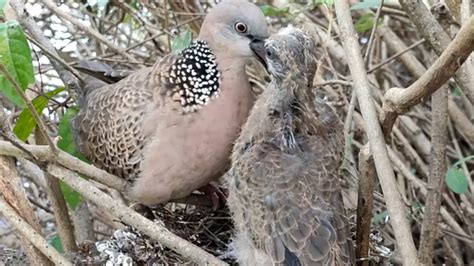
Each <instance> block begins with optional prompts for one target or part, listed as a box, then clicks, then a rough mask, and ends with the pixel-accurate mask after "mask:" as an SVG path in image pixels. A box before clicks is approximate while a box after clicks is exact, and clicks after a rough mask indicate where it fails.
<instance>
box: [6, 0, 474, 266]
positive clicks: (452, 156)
mask: <svg viewBox="0 0 474 266" xmlns="http://www.w3.org/2000/svg"><path fill="white" fill-rule="evenodd" d="M214 4H215V3H214V2H213V1H210V0H209V1H204V0H202V1H192V0H186V1H185V0H183V1H166V0H157V1H117V0H110V1H107V0H105V1H104V0H97V1H87V0H82V1H52V0H44V1H34V0H28V1H26V3H24V2H23V1H19V0H12V1H5V0H4V1H0V9H1V10H2V18H3V22H2V23H0V107H1V108H0V133H1V135H0V138H1V139H3V140H0V193H1V195H2V197H1V199H0V212H1V213H2V214H3V217H0V257H2V260H3V262H6V263H11V264H13V265H17V264H18V263H20V262H23V261H24V260H26V258H28V259H29V260H30V261H31V262H32V264H34V265H36V264H39V263H45V264H46V263H48V261H49V260H51V261H53V262H55V263H64V264H67V263H68V261H74V262H75V263H83V264H85V263H98V262H105V261H106V260H112V259H116V260H117V261H116V262H118V261H120V262H124V263H125V262H126V261H127V259H128V258H131V259H133V260H135V261H136V262H141V263H144V262H145V261H148V262H149V261H154V262H163V263H171V262H185V261H195V262H201V263H203V262H213V263H221V262H222V261H220V259H223V260H225V261H228V262H230V261H232V258H229V257H226V256H225V251H226V249H227V244H228V243H229V238H230V236H231V234H232V224H231V221H230V220H229V217H228V213H227V210H225V209H223V210H218V211H216V212H212V211H211V209H210V208H209V207H208V206H206V204H207V203H206V202H205V200H203V199H202V198H198V199H197V200H198V202H197V204H196V203H193V204H181V203H170V204H168V205H167V206H166V207H163V208H161V209H158V210H157V211H154V212H152V213H150V214H149V215H148V217H147V218H149V219H145V218H143V217H141V216H137V214H136V213H134V212H133V211H131V210H130V209H128V208H126V204H127V202H126V201H125V200H124V198H123V197H122V196H121V195H120V193H118V192H117V191H121V190H123V188H124V187H125V186H126V183H125V181H123V180H120V179H118V178H116V177H115V176H112V175H110V174H108V173H106V172H104V171H102V170H100V169H97V168H95V167H93V166H91V165H89V164H88V162H87V160H85V158H83V157H81V156H80V155H79V154H78V152H77V151H76V150H75V147H74V143H73V141H72V135H71V131H70V128H69V121H70V119H71V117H72V116H73V115H74V114H75V113H76V112H77V97H79V96H78V95H80V94H79V93H78V91H79V89H80V86H81V81H82V79H85V78H87V76H85V75H84V74H83V73H79V71H78V70H77V69H76V68H75V67H76V66H78V63H79V61H80V60H84V59H87V60H98V61H100V62H104V63H107V64H109V65H110V66H112V67H113V68H114V69H116V70H126V71H133V70H136V69H140V68H143V67H146V66H151V65H153V64H154V62H155V61H156V60H158V59H159V58H160V57H162V56H163V55H165V54H167V53H169V52H171V51H176V50H179V49H182V48H183V47H186V46H187V45H188V44H189V43H190V42H191V41H192V39H193V38H194V37H195V36H197V33H198V32H199V27H200V25H201V23H202V20H203V17H204V15H205V14H206V13H207V11H208V9H209V8H210V7H212V6H213V5H214ZM259 4H260V6H261V9H262V11H263V12H264V14H265V15H266V16H267V19H268V22H269V24H270V25H271V29H272V31H273V32H275V31H277V30H278V29H279V28H281V27H284V26H286V25H288V24H290V23H291V24H293V25H297V26H304V27H306V28H309V29H311V30H313V31H314V32H316V33H317V34H318V35H319V37H320V39H321V42H322V48H321V49H322V50H321V54H322V58H321V63H320V66H319V69H318V72H317V75H316V80H315V84H316V85H315V89H317V90H318V91H319V92H321V93H323V94H325V95H326V97H327V99H328V101H329V102H330V103H331V105H332V106H333V107H334V108H335V109H336V110H337V112H338V114H340V116H341V119H343V121H344V122H345V132H344V134H345V136H346V147H345V148H346V154H345V160H344V164H343V165H342V166H341V179H342V180H343V184H344V194H345V205H346V207H347V213H348V215H349V216H350V219H351V221H352V229H353V232H354V243H355V244H357V247H358V250H357V252H358V255H359V257H361V258H364V260H363V262H361V263H367V262H368V261H372V262H373V263H383V262H391V263H405V264H413V263H415V264H417V263H425V264H429V263H435V264H441V263H449V264H457V265H461V264H469V263H473V262H474V253H473V252H474V249H473V247H474V243H473V241H474V235H473V233H474V228H473V225H474V208H473V205H474V185H473V181H472V175H473V171H474V153H473V150H474V149H473V146H474V124H473V121H474V107H473V104H474V78H473V77H474V59H473V57H472V56H471V57H470V58H468V56H469V54H470V53H471V52H472V50H473V49H474V47H473V46H474V20H473V16H472V15H471V14H472V9H473V3H472V2H471V1H466V0H462V1H461V0H446V1H436V0H426V1H409V0H400V2H398V1H395V0H393V1H388V0H387V1H381V0H362V1H350V9H349V8H348V6H346V5H345V2H344V1H342V0H341V1H331V0H312V1H289V0H273V1H272V0H268V1H259ZM348 12H350V13H348ZM348 15H349V16H348ZM347 25H349V26H350V27H346V26H347ZM352 26H353V27H354V29H355V32H356V33H357V35H354V34H353V33H352V32H351V31H352V29H351V27H352ZM353 37H356V38H357V39H354V38H353ZM351 38H352V39H351ZM351 40H356V41H357V42H356V43H354V42H351ZM359 51H360V52H361V55H362V59H363V60H361V61H360V62H361V63H362V64H357V62H358V60H357V55H358V53H359ZM466 58H467V59H466ZM464 60H467V62H466V63H464V65H462V66H461V64H462V62H464ZM95 70H96V72H95V75H101V76H108V77H111V76H114V75H120V72H114V73H111V72H110V71H109V72H107V71H105V69H104V68H96V69H95ZM104 73H105V74H104ZM248 73H249V75H250V77H251V82H252V84H253V87H254V89H255V92H256V93H259V92H260V91H261V90H262V89H264V87H265V80H266V77H265V75H266V73H265V71H264V70H263V69H262V68H261V67H260V66H259V65H258V64H251V65H249V67H248ZM399 88H407V89H403V90H402V89H399ZM433 93H434V94H433ZM372 106H373V107H374V109H373V110H371V109H370V107H372ZM372 111H377V113H375V112H372ZM379 116H380V122H379ZM397 117H398V119H397ZM392 126H393V127H392ZM380 129H383V132H382V131H381V130H380ZM382 133H384V135H385V138H384V137H383V136H382V135H381V134H382ZM369 147H370V151H371V152H369ZM371 154H373V155H371ZM78 174H80V176H79V175H78ZM19 217H20V218H19ZM356 217H357V218H356ZM119 221H120V222H119ZM153 221H154V222H153ZM124 224H127V225H131V226H133V228H134V229H131V228H126V227H125V226H124ZM164 227H166V228H168V229H169V231H167V230H164ZM117 228H120V230H119V231H115V230H116V229H117ZM356 231H357V233H356ZM34 232H36V234H35V233H34ZM176 235H177V236H176ZM178 236H179V237H178ZM45 241H47V243H49V245H46V244H45ZM97 241H98V242H97ZM96 243H97V245H96ZM120 243H122V246H117V245H120ZM123 243H126V244H123ZM191 243H192V244H191ZM114 245H115V246H114ZM33 246H35V248H34V247H33ZM369 250H370V251H369ZM417 250H418V253H416V252H417ZM368 252H369V253H368ZM119 254H123V255H124V256H123V257H120V256H119ZM214 256H218V257H219V258H220V259H217V258H216V257H214Z"/></svg>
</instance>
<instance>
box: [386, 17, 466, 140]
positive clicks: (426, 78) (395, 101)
mask: <svg viewBox="0 0 474 266" xmlns="http://www.w3.org/2000/svg"><path fill="white" fill-rule="evenodd" d="M473 50H474V17H472V18H471V20H470V22H469V23H467V24H465V25H464V26H463V27H462V28H461V30H460V31H459V33H458V34H457V35H456V38H455V39H454V40H453V42H452V43H451V44H450V45H449V47H448V48H447V49H446V51H444V52H443V54H442V55H441V56H440V57H439V58H438V59H437V60H436V61H435V62H434V64H433V65H432V66H431V67H430V68H429V69H428V71H426V72H425V74H423V76H422V77H420V78H419V79H418V80H417V81H416V82H415V83H413V84H412V85H410V87H408V88H407V89H400V88H392V89H390V90H388V91H387V92H386V93H385V101H384V105H383V110H382V114H381V119H382V125H383V128H384V133H385V136H386V137H388V136H389V134H390V132H391V129H392V126H393V124H394V123H395V119H396V118H397V116H398V115H399V114H402V113H404V112H406V110H407V109H408V108H410V107H412V106H414V105H416V104H418V103H419V102H421V101H422V100H423V99H424V98H426V97H428V96H429V95H431V94H432V93H433V92H435V91H436V90H437V89H438V88H440V87H441V86H442V85H443V84H444V83H445V82H446V81H447V80H448V79H449V78H451V77H452V76H453V75H454V73H455V72H456V71H457V69H459V67H460V66H461V64H462V63H463V62H464V61H465V60H466V58H467V57H468V56H469V55H470V54H471V52H472V51H473Z"/></svg>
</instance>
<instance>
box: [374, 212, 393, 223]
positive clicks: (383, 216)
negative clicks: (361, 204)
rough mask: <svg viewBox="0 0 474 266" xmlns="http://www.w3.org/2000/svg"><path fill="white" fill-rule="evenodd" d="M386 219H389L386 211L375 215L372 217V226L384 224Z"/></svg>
mask: <svg viewBox="0 0 474 266" xmlns="http://www.w3.org/2000/svg"><path fill="white" fill-rule="evenodd" d="M387 217H389V215H388V211H387V210H385V211H382V212H380V213H377V214H375V215H374V216H372V224H375V225H379V224H384V223H386V221H387Z"/></svg>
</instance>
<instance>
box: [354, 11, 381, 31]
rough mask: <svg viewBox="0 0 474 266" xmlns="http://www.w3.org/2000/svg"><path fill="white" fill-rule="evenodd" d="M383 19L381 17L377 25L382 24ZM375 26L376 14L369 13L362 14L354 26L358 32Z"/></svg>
mask: <svg viewBox="0 0 474 266" xmlns="http://www.w3.org/2000/svg"><path fill="white" fill-rule="evenodd" d="M382 23H383V19H381V18H379V21H378V23H377V26H380V25H382ZM373 26H374V14H372V13H367V14H364V15H362V16H361V17H360V18H359V19H358V20H357V22H356V23H355V24H354V27H355V29H356V31H357V32H358V33H363V32H366V31H368V30H370V29H372V27H373Z"/></svg>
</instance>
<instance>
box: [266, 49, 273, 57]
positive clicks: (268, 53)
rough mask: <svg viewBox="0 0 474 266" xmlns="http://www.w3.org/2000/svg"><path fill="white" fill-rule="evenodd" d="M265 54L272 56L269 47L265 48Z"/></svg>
mask: <svg viewBox="0 0 474 266" xmlns="http://www.w3.org/2000/svg"><path fill="white" fill-rule="evenodd" d="M265 55H266V56H267V57H272V55H273V52H272V51H270V50H269V49H266V50H265Z"/></svg>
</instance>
